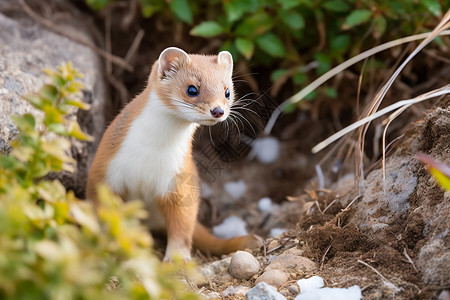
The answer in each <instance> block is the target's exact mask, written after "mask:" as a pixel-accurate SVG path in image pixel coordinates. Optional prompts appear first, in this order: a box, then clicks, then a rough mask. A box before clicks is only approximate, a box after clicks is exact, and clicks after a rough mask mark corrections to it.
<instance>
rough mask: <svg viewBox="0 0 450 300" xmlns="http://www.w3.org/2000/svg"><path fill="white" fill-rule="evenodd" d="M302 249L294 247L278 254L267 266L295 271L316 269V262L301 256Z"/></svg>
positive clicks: (304, 271) (305, 271) (307, 271)
mask: <svg viewBox="0 0 450 300" xmlns="http://www.w3.org/2000/svg"><path fill="white" fill-rule="evenodd" d="M301 253H302V251H301V250H299V249H296V248H292V249H288V250H286V251H284V253H282V254H280V255H278V257H277V258H276V259H275V260H273V261H272V262H271V263H270V264H269V265H268V266H267V267H266V270H268V269H277V270H284V271H292V272H294V273H300V272H303V273H310V272H313V271H314V270H315V269H316V264H315V263H314V262H313V261H312V260H310V259H309V258H306V257H303V256H300V255H301Z"/></svg>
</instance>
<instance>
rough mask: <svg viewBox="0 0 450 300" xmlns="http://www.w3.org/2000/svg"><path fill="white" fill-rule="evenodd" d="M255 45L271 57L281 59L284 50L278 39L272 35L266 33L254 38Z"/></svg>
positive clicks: (284, 53) (284, 52)
mask: <svg viewBox="0 0 450 300" xmlns="http://www.w3.org/2000/svg"><path fill="white" fill-rule="evenodd" d="M256 44H257V45H258V47H259V48H261V50H263V51H264V52H266V53H267V54H270V55H271V56H273V57H283V56H284V55H286V50H285V49H284V46H283V44H282V43H281V41H280V39H279V38H278V37H277V36H276V35H275V34H273V33H266V34H264V35H262V36H258V37H257V38H256Z"/></svg>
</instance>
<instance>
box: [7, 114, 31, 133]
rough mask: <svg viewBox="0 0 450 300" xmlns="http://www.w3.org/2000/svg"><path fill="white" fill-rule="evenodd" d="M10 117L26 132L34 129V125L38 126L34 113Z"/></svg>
mask: <svg viewBox="0 0 450 300" xmlns="http://www.w3.org/2000/svg"><path fill="white" fill-rule="evenodd" d="M10 117H11V120H13V121H14V123H15V124H16V125H17V127H19V129H21V130H23V131H25V132H29V131H32V130H34V127H35V126H36V119H35V118H34V116H33V115H32V114H24V115H23V116H16V115H12V116H10Z"/></svg>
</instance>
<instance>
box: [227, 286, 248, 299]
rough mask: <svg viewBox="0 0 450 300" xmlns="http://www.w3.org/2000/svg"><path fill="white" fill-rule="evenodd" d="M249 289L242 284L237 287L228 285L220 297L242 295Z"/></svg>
mask: <svg viewBox="0 0 450 300" xmlns="http://www.w3.org/2000/svg"><path fill="white" fill-rule="evenodd" d="M249 290H250V288H248V287H246V286H243V285H239V286H237V287H234V286H232V285H230V286H229V287H227V288H226V289H225V290H224V291H223V292H222V297H244V296H245V294H247V293H248V291H249Z"/></svg>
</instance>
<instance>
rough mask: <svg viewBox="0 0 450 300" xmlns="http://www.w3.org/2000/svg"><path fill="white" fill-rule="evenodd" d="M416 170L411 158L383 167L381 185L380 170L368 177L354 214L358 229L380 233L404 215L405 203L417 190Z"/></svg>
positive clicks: (399, 159)
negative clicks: (384, 173)
mask: <svg viewBox="0 0 450 300" xmlns="http://www.w3.org/2000/svg"><path fill="white" fill-rule="evenodd" d="M417 166H418V164H417V162H414V161H413V162H412V161H411V157H396V159H395V160H390V161H389V164H387V167H386V179H385V180H384V181H383V176H382V170H381V169H378V170H376V171H374V172H371V173H370V174H369V175H368V177H367V179H366V180H365V186H366V191H365V193H364V197H363V198H362V199H361V202H360V203H359V204H358V206H357V208H356V213H355V215H357V216H358V217H357V218H355V220H354V221H355V224H356V225H357V226H358V228H360V229H363V230H365V231H368V232H380V231H381V230H382V229H383V228H385V227H387V226H389V225H390V224H392V223H393V222H395V221H397V220H398V219H399V218H400V217H402V216H404V215H405V214H406V213H407V212H408V210H409V208H410V204H409V201H408V199H409V197H410V195H411V194H412V193H413V192H414V189H415V188H416V186H417ZM380 212H383V213H380Z"/></svg>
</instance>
